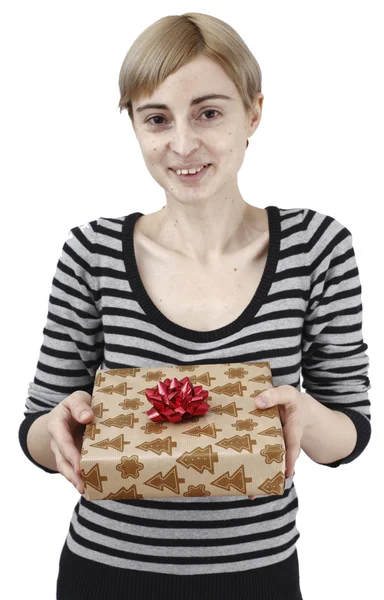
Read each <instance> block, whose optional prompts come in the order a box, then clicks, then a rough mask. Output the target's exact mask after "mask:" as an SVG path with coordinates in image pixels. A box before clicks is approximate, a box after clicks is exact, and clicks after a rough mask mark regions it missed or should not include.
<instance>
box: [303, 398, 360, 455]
mask: <svg viewBox="0 0 384 600" xmlns="http://www.w3.org/2000/svg"><path fill="white" fill-rule="evenodd" d="M304 396H305V398H304V402H305V410H306V425H305V427H304V434H303V437H302V438H301V448H302V449H303V450H304V452H305V453H306V454H307V455H308V456H309V458H311V459H312V460H314V461H315V462H317V463H322V464H327V463H333V462H338V461H340V460H341V461H342V460H343V459H344V458H346V457H348V456H350V455H351V454H352V452H353V451H354V450H355V448H356V450H357V454H360V452H359V448H358V447H356V445H357V443H358V442H359V444H361V445H363V444H364V441H365V440H366V439H367V438H369V436H370V426H369V423H367V424H366V421H365V419H364V418H363V419H362V421H361V427H360V428H359V431H360V436H359V438H358V435H357V428H356V426H355V424H354V422H353V420H352V419H351V418H350V417H348V416H347V415H346V413H343V412H340V411H338V410H331V409H329V408H326V407H325V406H323V404H321V402H319V401H318V400H316V399H315V398H313V397H312V396H310V395H309V394H304ZM335 466H336V465H335Z"/></svg>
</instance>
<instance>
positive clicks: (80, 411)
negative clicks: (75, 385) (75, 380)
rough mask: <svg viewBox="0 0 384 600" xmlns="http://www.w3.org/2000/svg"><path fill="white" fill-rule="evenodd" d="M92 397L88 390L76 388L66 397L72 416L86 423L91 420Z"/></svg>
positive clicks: (92, 415)
mask: <svg viewBox="0 0 384 600" xmlns="http://www.w3.org/2000/svg"><path fill="white" fill-rule="evenodd" d="M91 400H92V397H91V396H90V394H88V392H84V391H82V390H76V392H73V393H72V394H71V395H70V397H69V398H68V404H69V406H70V410H71V413H72V416H73V417H74V418H75V419H76V421H78V422H79V423H87V422H89V421H92V420H93V417H94V413H93V410H92V408H91V406H90V404H91Z"/></svg>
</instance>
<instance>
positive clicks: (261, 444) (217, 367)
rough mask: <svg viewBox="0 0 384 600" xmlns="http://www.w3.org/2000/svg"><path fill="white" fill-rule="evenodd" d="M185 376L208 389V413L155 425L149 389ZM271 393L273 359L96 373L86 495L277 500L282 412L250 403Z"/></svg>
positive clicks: (86, 441) (84, 460)
mask: <svg viewBox="0 0 384 600" xmlns="http://www.w3.org/2000/svg"><path fill="white" fill-rule="evenodd" d="M186 376H187V377H189V379H190V382H191V384H192V385H194V386H195V385H201V386H203V389H205V390H207V391H208V396H207V398H206V400H205V401H206V402H207V404H209V406H210V408H209V410H208V411H207V412H206V413H205V414H204V415H202V416H200V417H192V418H189V419H186V420H183V421H180V422H177V423H171V422H170V421H161V422H153V421H152V420H151V419H150V418H149V416H148V415H147V412H148V411H149V410H150V409H151V408H153V405H152V404H151V403H150V402H149V400H148V399H147V397H146V395H145V389H147V388H153V387H155V386H157V383H158V382H159V381H164V380H165V379H167V378H169V379H172V378H174V377H176V378H177V379H178V380H179V381H180V380H181V379H183V378H184V377H186ZM271 387H273V386H272V374H271V369H270V364H269V362H252V363H221V364H201V365H191V366H187V365H182V366H169V365H164V366H163V365H157V366H154V367H151V368H136V367H135V368H126V369H110V370H108V369H106V370H98V371H97V373H96V376H95V383H94V388H93V393H92V400H91V407H92V409H93V411H94V415H95V417H94V420H93V422H92V423H89V424H88V425H87V426H86V428H85V431H84V435H83V443H82V450H81V460H80V468H81V475H82V480H83V484H84V490H85V497H86V499H87V500H124V499H136V498H137V499H141V498H167V497H170V498H174V497H178V496H180V497H193V496H233V495H235V496H248V495H250V496H251V495H255V496H265V495H283V493H284V489H285V454H286V449H285V443H284V437H283V430H282V423H281V420H280V414H279V409H278V407H276V406H274V407H272V408H269V409H264V410H260V409H257V408H256V406H255V398H256V396H257V395H258V394H260V393H261V392H262V391H263V390H266V389H268V388H271Z"/></svg>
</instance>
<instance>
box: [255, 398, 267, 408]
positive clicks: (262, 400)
mask: <svg viewBox="0 0 384 600" xmlns="http://www.w3.org/2000/svg"><path fill="white" fill-rule="evenodd" d="M256 403H257V404H258V405H259V406H266V405H267V401H266V399H265V398H263V397H262V396H257V398H256Z"/></svg>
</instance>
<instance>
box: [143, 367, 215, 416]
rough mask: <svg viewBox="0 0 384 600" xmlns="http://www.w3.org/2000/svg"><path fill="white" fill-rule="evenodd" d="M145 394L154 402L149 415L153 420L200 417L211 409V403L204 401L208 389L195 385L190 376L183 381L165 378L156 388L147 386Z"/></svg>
mask: <svg viewBox="0 0 384 600" xmlns="http://www.w3.org/2000/svg"><path fill="white" fill-rule="evenodd" d="M145 395H146V397H147V399H148V400H149V402H150V403H151V404H153V406H154V408H151V409H150V410H149V411H148V412H147V415H148V416H149V418H150V419H151V420H152V421H156V422H157V421H171V422H172V423H176V422H178V421H182V420H185V419H188V418H190V417H200V416H202V415H204V414H205V413H206V412H207V410H209V404H207V403H206V402H204V400H205V398H206V397H207V396H208V391H207V390H203V386H202V385H195V386H193V385H192V384H191V382H190V380H189V377H184V378H183V379H182V380H181V381H179V380H178V379H176V377H174V378H173V379H169V378H167V379H164V381H159V383H158V384H157V386H155V387H154V388H147V389H146V390H145Z"/></svg>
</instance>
